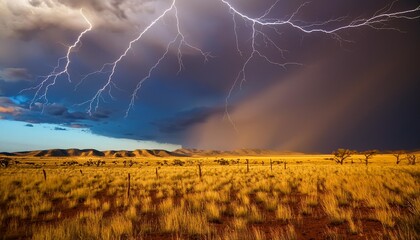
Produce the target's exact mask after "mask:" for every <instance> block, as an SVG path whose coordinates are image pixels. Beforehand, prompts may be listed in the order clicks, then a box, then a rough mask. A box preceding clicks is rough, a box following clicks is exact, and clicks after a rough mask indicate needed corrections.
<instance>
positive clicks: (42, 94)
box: [20, 9, 93, 107]
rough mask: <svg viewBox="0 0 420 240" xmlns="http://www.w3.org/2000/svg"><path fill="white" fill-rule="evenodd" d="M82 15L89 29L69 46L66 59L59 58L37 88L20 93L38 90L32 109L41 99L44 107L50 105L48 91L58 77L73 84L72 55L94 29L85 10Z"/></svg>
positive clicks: (81, 11) (32, 102)
mask: <svg viewBox="0 0 420 240" xmlns="http://www.w3.org/2000/svg"><path fill="white" fill-rule="evenodd" d="M80 14H81V15H82V17H83V19H84V20H85V21H86V23H87V24H88V28H86V29H85V30H84V31H82V32H81V33H80V34H79V36H78V37H77V39H76V41H75V42H74V43H73V44H72V45H71V46H69V47H68V48H67V53H66V55H65V56H64V57H61V58H59V59H58V60H57V65H56V66H55V67H54V68H53V70H52V71H51V72H50V73H49V74H48V75H46V76H43V77H42V79H41V82H40V83H39V84H38V85H37V86H35V87H32V88H26V89H23V90H21V91H20V93H22V92H24V91H28V90H36V92H35V94H34V97H33V98H32V100H31V103H30V107H32V105H33V104H34V103H35V102H36V101H38V100H41V99H44V104H43V105H45V104H48V97H47V94H48V90H49V88H50V87H52V86H54V85H55V83H56V81H57V78H58V77H60V76H62V75H65V76H67V80H68V81H69V82H71V77H70V74H69V72H68V69H69V66H70V63H71V60H70V55H71V53H72V52H73V51H74V49H75V48H76V47H77V46H78V45H79V44H81V43H82V38H83V36H84V35H85V34H86V33H88V32H90V31H91V30H92V28H93V25H92V23H91V22H90V21H89V19H88V18H87V17H86V16H85V15H84V14H83V9H80ZM62 61H65V64H64V67H63V68H62V70H61V71H60V70H59V69H60V67H61V65H62V64H61V62H62ZM50 80H51V81H50ZM44 86H45V88H44Z"/></svg>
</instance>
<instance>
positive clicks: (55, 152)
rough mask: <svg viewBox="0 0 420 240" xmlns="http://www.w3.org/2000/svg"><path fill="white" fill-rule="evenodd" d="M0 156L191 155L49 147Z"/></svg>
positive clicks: (183, 155)
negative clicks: (47, 148)
mask: <svg viewBox="0 0 420 240" xmlns="http://www.w3.org/2000/svg"><path fill="white" fill-rule="evenodd" d="M0 156H8V157H12V156H21V157H107V158H118V157H187V156H189V155H185V154H180V153H177V152H170V151H166V150H160V149H152V150H148V149H139V150H134V151H125V150H119V151H115V150H109V151H103V152H102V151H98V150H96V149H74V148H72V149H49V150H37V151H24V152H14V153H9V152H1V153H0Z"/></svg>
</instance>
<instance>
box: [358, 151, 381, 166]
mask: <svg viewBox="0 0 420 240" xmlns="http://www.w3.org/2000/svg"><path fill="white" fill-rule="evenodd" d="M361 154H363V155H364V156H365V160H364V161H365V164H366V166H367V165H368V164H369V159H371V158H373V156H374V155H376V154H378V150H368V151H364V152H361Z"/></svg>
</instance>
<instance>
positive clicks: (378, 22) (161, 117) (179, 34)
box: [0, 0, 420, 152]
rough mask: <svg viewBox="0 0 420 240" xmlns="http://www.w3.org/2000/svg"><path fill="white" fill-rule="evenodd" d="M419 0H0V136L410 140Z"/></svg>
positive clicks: (326, 144)
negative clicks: (308, 0) (310, 0)
mask: <svg viewBox="0 0 420 240" xmlns="http://www.w3.org/2000/svg"><path fill="white" fill-rule="evenodd" d="M418 16H420V9H419V2H418V1H413V0H400V1H395V2H393V1H384V0H371V1H364V0H354V1H345V0H339V1H336V0H319V1H312V2H306V1H296V0H277V1H276V0H267V1H258V0H250V1H240V0H212V1H208V0H195V1H191V0H175V1H174V0H137V1H134V0H106V1H105V0H83V1H82V0H5V1H1V2H0V151H24V150H34V149H49V148H96V149H99V150H105V149H127V150H132V149H142V148H147V149H168V150H174V149H176V148H181V147H184V148H199V149H220V150H230V149H239V148H261V149H275V150H287V151H303V152H331V151H332V150H335V149H337V148H350V149H356V150H367V149H380V150H396V149H406V150H411V149H419V148H420V111H419V109H420V94H419V93H420V68H419V63H418V62H419V61H418V56H420V45H419V44H418V43H419V42H420V32H419V29H420V20H419V18H418Z"/></svg>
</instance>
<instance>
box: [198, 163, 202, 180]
mask: <svg viewBox="0 0 420 240" xmlns="http://www.w3.org/2000/svg"><path fill="white" fill-rule="evenodd" d="M198 175H199V176H200V180H203V179H202V177H203V175H202V174H201V164H198Z"/></svg>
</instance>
